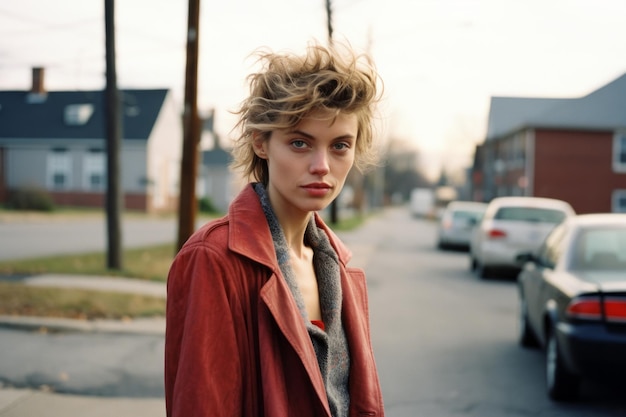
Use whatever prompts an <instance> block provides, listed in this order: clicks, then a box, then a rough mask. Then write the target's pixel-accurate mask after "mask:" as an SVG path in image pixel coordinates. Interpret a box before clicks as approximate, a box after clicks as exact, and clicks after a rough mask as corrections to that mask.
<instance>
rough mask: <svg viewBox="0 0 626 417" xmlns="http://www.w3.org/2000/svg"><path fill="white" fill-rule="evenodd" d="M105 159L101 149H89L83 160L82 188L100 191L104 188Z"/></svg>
mask: <svg viewBox="0 0 626 417" xmlns="http://www.w3.org/2000/svg"><path fill="white" fill-rule="evenodd" d="M105 174H106V172H105V160H104V152H103V151H102V149H90V150H89V152H88V153H87V154H86V155H85V157H84V160H83V188H84V189H86V190H91V191H102V190H104V189H105V188H106V176H105Z"/></svg>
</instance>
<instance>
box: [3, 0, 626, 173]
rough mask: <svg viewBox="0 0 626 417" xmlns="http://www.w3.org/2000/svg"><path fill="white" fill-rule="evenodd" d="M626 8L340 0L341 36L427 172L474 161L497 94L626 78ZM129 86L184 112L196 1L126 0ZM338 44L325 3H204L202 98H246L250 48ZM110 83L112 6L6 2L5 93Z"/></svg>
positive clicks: (217, 102)
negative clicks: (366, 68)
mask: <svg viewBox="0 0 626 417" xmlns="http://www.w3.org/2000/svg"><path fill="white" fill-rule="evenodd" d="M624 16H626V1H624V0H519V1H517V0H385V1H381V0H378V1H376V0H333V27H334V34H335V38H336V39H339V40H347V41H349V42H350V43H351V44H352V45H353V46H354V47H355V48H357V49H359V50H362V51H365V50H369V51H370V52H371V53H372V55H373V57H374V59H375V60H376V63H377V66H378V69H379V71H380V73H381V76H382V79H383V81H384V83H385V101H384V103H383V106H382V107H381V110H382V115H383V117H384V126H385V130H384V132H385V136H386V137H394V138H399V139H403V140H406V141H408V142H409V143H411V144H412V146H415V147H417V148H418V149H419V150H420V151H421V153H422V155H423V158H422V160H421V162H422V163H423V164H424V168H425V169H427V170H428V171H429V172H431V173H436V172H438V169H439V168H440V167H441V166H448V167H450V168H452V167H455V168H456V167H459V166H464V165H468V164H469V163H470V162H471V157H472V155H473V153H472V151H473V147H474V145H475V144H476V143H480V142H482V141H483V139H484V136H485V133H486V132H485V129H486V125H487V116H488V111H489V99H490V97H491V96H494V95H495V96H525V97H527V96H532V97H555V98H565V97H579V96H583V95H585V94H588V93H589V92H591V91H593V90H594V89H596V88H598V87H601V86H602V85H604V84H606V83H608V82H610V81H612V80H613V79H615V78H617V77H619V76H620V75H622V74H623V73H625V72H626V54H625V53H624V51H626V24H624ZM116 25H117V32H116V36H117V65H118V82H119V85H120V87H122V88H171V89H172V90H173V91H174V94H175V97H176V99H177V101H178V102H179V104H181V106H182V101H183V87H184V75H185V36H186V26H187V2H186V1H185V0H178V1H172V0H124V1H121V0H118V1H117V2H116ZM326 37H327V30H326V10H325V1H324V0H228V1H226V0H222V1H201V19H200V64H199V84H200V86H199V91H198V100H199V105H200V108H201V110H208V109H209V108H215V109H216V112H217V120H216V129H217V130H218V131H219V133H220V134H221V135H222V136H223V137H227V136H228V133H229V131H230V129H231V128H232V124H233V122H234V120H233V119H232V117H231V116H229V114H228V111H229V110H232V109H234V108H235V107H236V106H237V104H238V103H239V102H240V101H241V99H243V97H244V95H245V92H246V89H245V83H244V78H245V76H246V75H247V74H248V73H249V72H250V70H251V68H252V61H251V60H250V59H249V58H248V57H249V54H250V53H251V52H252V51H254V50H255V49H257V48H259V47H263V46H266V47H269V48H271V49H274V50H284V49H291V50H301V49H302V48H303V47H304V45H306V43H307V42H309V41H311V40H313V39H316V40H319V41H322V42H324V41H325V40H326ZM33 66H43V67H45V68H46V80H45V82H46V86H47V88H48V90H67V89H72V90H73V89H101V88H103V87H104V69H105V62H104V1H103V0H100V1H96V0H54V1H50V0H20V1H11V2H10V1H8V0H5V1H3V2H0V89H3V90H9V89H11V90H15V89H17V90H21V89H28V88H30V85H31V68H32V67H33Z"/></svg>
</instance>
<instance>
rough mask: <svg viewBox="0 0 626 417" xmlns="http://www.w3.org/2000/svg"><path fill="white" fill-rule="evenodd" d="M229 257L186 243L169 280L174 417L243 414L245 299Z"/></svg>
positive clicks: (169, 402)
mask: <svg viewBox="0 0 626 417" xmlns="http://www.w3.org/2000/svg"><path fill="white" fill-rule="evenodd" d="M226 264H227V262H225V260H224V259H223V256H221V255H220V254H218V253H215V251H214V250H212V249H211V248H210V247H207V245H206V244H196V245H195V246H194V245H191V246H190V247H187V248H183V250H181V252H179V254H178V255H177V256H176V258H175V259H174V262H173V263H172V266H171V268H170V272H169V275H168V281H167V288H168V290H167V291H168V293H167V311H166V332H165V401H166V411H167V416H168V417H190V416H212V417H214V416H217V417H219V416H236V415H242V410H241V407H242V372H241V361H240V357H239V355H238V354H237V352H238V347H237V335H236V326H237V325H239V324H238V323H235V320H236V314H233V312H232V311H231V309H233V308H236V307H233V306H236V305H238V304H239V303H238V302H237V300H236V297H237V294H236V292H235V291H233V290H232V286H229V281H228V277H229V276H230V277H231V278H232V275H230V274H229V273H228V270H227V268H228V266H227V265H226Z"/></svg>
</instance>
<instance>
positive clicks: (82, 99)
mask: <svg viewBox="0 0 626 417" xmlns="http://www.w3.org/2000/svg"><path fill="white" fill-rule="evenodd" d="M120 92H121V94H122V102H123V104H124V106H123V109H124V111H123V120H122V126H123V138H124V139H139V140H147V139H148V137H149V136H150V132H151V131H152V128H153V127H154V124H155V122H156V119H157V117H158V115H159V111H160V110H161V107H162V106H163V102H164V100H165V96H166V94H167V92H168V90H166V89H155V90H121V91H120ZM41 97H42V98H43V97H45V99H43V100H37V98H38V97H37V96H33V95H32V93H31V92H29V91H0V138H18V139H19V138H24V139H34V138H50V139H53V138H54V139H58V138H61V139H101V138H104V136H105V130H104V129H105V122H104V97H105V95H104V91H50V92H47V93H46V95H45V96H41ZM76 104H91V105H93V109H94V111H93V114H92V116H91V117H90V118H89V120H88V121H87V123H85V124H84V125H78V126H76V125H68V124H66V123H65V109H66V107H67V106H69V105H76Z"/></svg>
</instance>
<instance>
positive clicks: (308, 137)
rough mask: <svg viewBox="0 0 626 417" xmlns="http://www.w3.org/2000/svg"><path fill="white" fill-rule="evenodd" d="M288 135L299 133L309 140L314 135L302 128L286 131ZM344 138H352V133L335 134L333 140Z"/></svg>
mask: <svg viewBox="0 0 626 417" xmlns="http://www.w3.org/2000/svg"><path fill="white" fill-rule="evenodd" d="M288 133H289V134H290V135H300V136H304V137H306V138H307V139H311V140H315V136H313V135H311V134H310V133H307V132H303V131H302V130H297V129H296V130H291V131H289V132H288ZM345 139H354V135H353V134H351V133H346V134H345V135H340V136H337V137H336V138H333V140H345Z"/></svg>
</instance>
